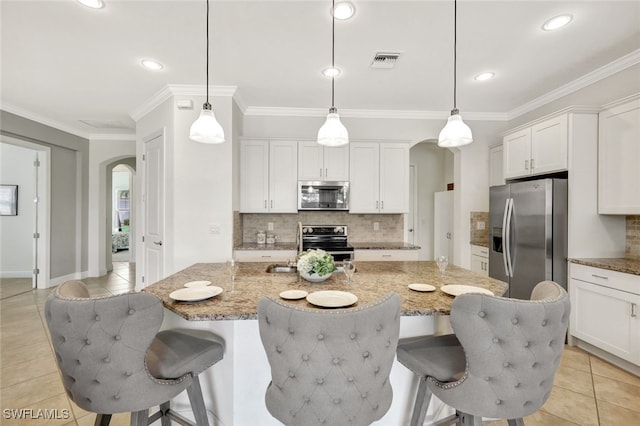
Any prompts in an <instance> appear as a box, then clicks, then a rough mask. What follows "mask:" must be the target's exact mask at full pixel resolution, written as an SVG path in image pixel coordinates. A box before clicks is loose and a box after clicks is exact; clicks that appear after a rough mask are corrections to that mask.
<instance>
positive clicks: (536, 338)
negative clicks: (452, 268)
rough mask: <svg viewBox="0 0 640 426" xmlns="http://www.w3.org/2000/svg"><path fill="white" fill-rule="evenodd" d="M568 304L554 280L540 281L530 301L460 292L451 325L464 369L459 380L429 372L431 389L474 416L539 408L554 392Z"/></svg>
mask: <svg viewBox="0 0 640 426" xmlns="http://www.w3.org/2000/svg"><path fill="white" fill-rule="evenodd" d="M569 309H570V307H569V297H568V295H567V292H566V291H565V290H564V289H563V288H562V287H560V286H559V285H558V284H556V283H555V282H552V281H543V282H541V283H539V284H538V285H537V286H536V287H535V288H534V290H533V293H532V298H531V300H519V299H507V298H502V297H493V296H487V295H482V294H463V295H460V296H458V297H456V299H455V300H454V301H453V304H452V306H451V325H452V327H453V330H454V332H455V335H456V336H457V338H458V339H459V341H460V344H461V345H462V347H463V348H464V355H465V357H466V369H465V373H464V376H463V377H462V378H461V379H460V380H458V381H455V382H448V383H441V382H438V381H437V380H436V379H434V378H432V377H430V378H429V381H430V382H431V386H429V387H430V388H431V389H432V391H433V394H434V395H436V396H437V397H438V398H440V399H441V400H442V401H444V402H445V403H446V404H448V405H451V406H453V407H455V408H456V409H457V410H459V411H462V412H465V413H469V414H472V415H475V416H484V417H493V418H500V419H516V418H521V417H524V416H527V415H529V414H531V413H533V412H535V411H537V410H538V409H539V408H540V407H541V406H542V405H543V404H544V402H545V401H546V400H547V398H548V397H549V393H550V392H551V387H552V385H553V378H554V375H555V372H556V369H557V368H558V365H559V363H560V357H561V354H562V350H563V348H564V341H565V335H566V332H567V325H568V321H569ZM434 385H435V386H434Z"/></svg>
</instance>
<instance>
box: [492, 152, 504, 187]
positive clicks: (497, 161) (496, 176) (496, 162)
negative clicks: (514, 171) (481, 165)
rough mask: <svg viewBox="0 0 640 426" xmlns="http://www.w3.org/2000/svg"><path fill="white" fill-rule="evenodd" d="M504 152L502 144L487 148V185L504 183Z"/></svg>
mask: <svg viewBox="0 0 640 426" xmlns="http://www.w3.org/2000/svg"><path fill="white" fill-rule="evenodd" d="M503 164H504V154H503V148H502V145H497V146H492V147H491V148H489V186H499V185H504V184H505V182H504V165H503Z"/></svg>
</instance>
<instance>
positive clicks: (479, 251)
mask: <svg viewBox="0 0 640 426" xmlns="http://www.w3.org/2000/svg"><path fill="white" fill-rule="evenodd" d="M471 270H472V271H473V272H477V273H479V274H481V275H484V276H485V277H488V276H489V249H488V248H486V247H482V246H475V245H473V244H472V245H471Z"/></svg>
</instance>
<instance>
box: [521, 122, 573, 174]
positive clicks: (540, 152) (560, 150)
mask: <svg viewBox="0 0 640 426" xmlns="http://www.w3.org/2000/svg"><path fill="white" fill-rule="evenodd" d="M568 138H569V135H568V133H567V115H566V114H564V115H560V116H558V117H554V118H552V119H549V120H547V121H544V122H542V123H539V124H536V125H534V126H533V127H531V162H530V163H529V169H530V170H531V174H540V173H550V172H557V171H562V170H566V169H567V143H568Z"/></svg>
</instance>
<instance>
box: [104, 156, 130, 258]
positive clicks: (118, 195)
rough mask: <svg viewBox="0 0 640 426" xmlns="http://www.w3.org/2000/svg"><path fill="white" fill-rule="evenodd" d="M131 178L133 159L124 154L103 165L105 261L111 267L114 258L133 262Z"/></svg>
mask: <svg viewBox="0 0 640 426" xmlns="http://www.w3.org/2000/svg"><path fill="white" fill-rule="evenodd" d="M135 180H136V159H135V157H128V158H123V159H119V160H116V161H113V162H111V163H109V164H107V166H106V182H107V185H106V186H107V191H106V193H105V197H106V200H105V203H104V205H105V212H104V215H105V219H106V227H105V236H106V238H105V244H106V247H105V265H106V269H107V271H112V270H113V269H114V262H115V263H118V264H122V263H127V264H128V263H135V259H136V253H135V244H133V242H134V241H135V235H136V232H135V231H136V229H135V220H134V218H135V213H136V212H135V203H134V202H133V200H134V193H135V186H136V185H135Z"/></svg>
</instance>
